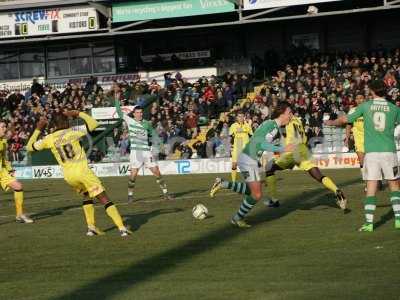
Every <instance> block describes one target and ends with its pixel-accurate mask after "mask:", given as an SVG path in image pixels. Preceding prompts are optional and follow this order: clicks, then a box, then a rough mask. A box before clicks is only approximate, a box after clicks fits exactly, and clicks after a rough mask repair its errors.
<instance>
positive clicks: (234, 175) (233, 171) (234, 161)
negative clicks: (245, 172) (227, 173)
mask: <svg viewBox="0 0 400 300" xmlns="http://www.w3.org/2000/svg"><path fill="white" fill-rule="evenodd" d="M236 148H237V146H235V145H234V146H233V150H232V159H231V160H232V169H231V179H232V182H236V179H237V166H238V165H237V160H238V151H237V149H236Z"/></svg>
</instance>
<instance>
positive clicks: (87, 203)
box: [80, 186, 104, 236]
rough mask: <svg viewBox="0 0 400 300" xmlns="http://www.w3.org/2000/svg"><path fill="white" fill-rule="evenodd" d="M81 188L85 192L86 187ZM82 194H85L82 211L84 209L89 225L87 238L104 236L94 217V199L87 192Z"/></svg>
mask: <svg viewBox="0 0 400 300" xmlns="http://www.w3.org/2000/svg"><path fill="white" fill-rule="evenodd" d="M81 188H82V189H83V190H85V187H84V186H82V187H81ZM80 194H83V196H84V200H83V203H82V209H83V213H84V215H85V220H86V224H87V227H88V230H87V232H86V235H87V236H95V235H103V234H104V232H103V231H101V230H100V229H99V228H97V227H96V221H95V216H94V202H93V199H92V198H90V197H89V193H88V192H87V191H85V192H82V191H81V192H80Z"/></svg>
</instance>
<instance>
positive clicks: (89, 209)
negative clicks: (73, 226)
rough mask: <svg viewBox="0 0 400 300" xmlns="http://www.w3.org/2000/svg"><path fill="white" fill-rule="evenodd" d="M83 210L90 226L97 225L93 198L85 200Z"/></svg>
mask: <svg viewBox="0 0 400 300" xmlns="http://www.w3.org/2000/svg"><path fill="white" fill-rule="evenodd" d="M83 212H84V213H85V219H86V223H87V225H88V226H95V221H94V205H93V201H92V200H87V201H83Z"/></svg>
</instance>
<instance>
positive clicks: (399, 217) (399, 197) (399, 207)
mask: <svg viewBox="0 0 400 300" xmlns="http://www.w3.org/2000/svg"><path fill="white" fill-rule="evenodd" d="M390 202H391V203H392V208H393V212H394V218H395V220H396V221H397V222H400V191H395V192H391V193H390Z"/></svg>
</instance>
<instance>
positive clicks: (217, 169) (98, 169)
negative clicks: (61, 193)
mask: <svg viewBox="0 0 400 300" xmlns="http://www.w3.org/2000/svg"><path fill="white" fill-rule="evenodd" d="M399 153H400V152H399ZM312 160H313V162H314V163H315V164H316V165H317V166H318V167H319V168H320V169H346V168H359V167H360V165H359V161H358V158H357V155H356V154H355V153H337V154H318V155H314V156H313V159H312ZM158 165H159V167H160V171H161V173H162V174H165V175H185V174H217V173H229V172H230V171H231V160H230V158H211V159H182V160H163V161H159V162H158ZM89 166H90V168H91V169H92V170H93V171H94V173H95V174H96V175H97V176H99V177H109V176H127V175H128V174H129V172H130V167H129V163H128V162H116V163H99V164H90V165H89ZM139 174H140V175H151V172H150V171H149V170H147V169H142V170H141V171H140V172H139ZM16 175H17V178H19V179H46V178H63V173H62V170H61V168H60V166H57V165H54V166H33V167H17V168H16Z"/></svg>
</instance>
